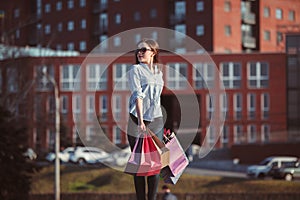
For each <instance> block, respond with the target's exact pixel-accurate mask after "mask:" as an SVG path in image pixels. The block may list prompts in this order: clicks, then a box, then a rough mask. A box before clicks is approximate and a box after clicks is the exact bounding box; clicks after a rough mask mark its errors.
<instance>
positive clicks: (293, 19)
mask: <svg viewBox="0 0 300 200" xmlns="http://www.w3.org/2000/svg"><path fill="white" fill-rule="evenodd" d="M289 20H290V21H295V11H293V10H290V11H289Z"/></svg>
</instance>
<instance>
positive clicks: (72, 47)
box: [68, 42, 75, 51]
mask: <svg viewBox="0 0 300 200" xmlns="http://www.w3.org/2000/svg"><path fill="white" fill-rule="evenodd" d="M74 49H75V45H74V42H69V43H68V50H70V51H73V50H74Z"/></svg>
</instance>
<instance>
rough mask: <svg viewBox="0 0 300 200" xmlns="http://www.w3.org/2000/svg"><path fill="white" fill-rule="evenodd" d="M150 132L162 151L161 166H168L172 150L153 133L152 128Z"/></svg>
mask: <svg viewBox="0 0 300 200" xmlns="http://www.w3.org/2000/svg"><path fill="white" fill-rule="evenodd" d="M148 133H149V134H150V136H151V137H152V139H153V141H154V143H155V145H156V146H157V147H158V148H159V152H160V160H161V165H162V166H161V168H164V167H166V166H167V165H169V163H170V150H169V149H168V148H167V147H166V145H165V144H164V143H163V142H162V141H160V139H159V138H158V137H157V136H156V134H155V133H153V132H152V131H151V130H150V129H148Z"/></svg>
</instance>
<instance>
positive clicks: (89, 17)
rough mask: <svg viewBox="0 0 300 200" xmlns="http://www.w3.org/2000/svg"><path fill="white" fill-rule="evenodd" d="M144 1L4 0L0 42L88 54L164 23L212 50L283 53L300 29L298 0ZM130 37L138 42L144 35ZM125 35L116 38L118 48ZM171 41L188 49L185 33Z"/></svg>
mask: <svg viewBox="0 0 300 200" xmlns="http://www.w3.org/2000/svg"><path fill="white" fill-rule="evenodd" d="M142 4H143V6H140V5H141V2H140V1H138V0H133V1H131V2H130V6H128V2H127V1H124V0H111V1H108V0H89V1H87V0H66V1H62V0H29V1H26V2H24V1H22V0H14V1H9V2H7V1H5V0H1V1H0V10H1V13H2V14H1V26H0V31H1V36H2V39H1V41H2V43H5V44H7V45H16V46H26V45H29V46H36V47H49V48H51V49H55V50H76V51H79V52H81V53H87V52H90V51H91V50H92V49H94V48H95V47H96V46H97V45H98V44H99V43H100V42H102V41H105V40H106V39H108V38H110V37H112V36H114V35H115V34H118V33H120V32H123V31H127V30H130V29H135V28H140V27H163V28H167V29H171V30H175V31H178V32H180V33H183V34H186V35H188V36H189V37H191V38H192V39H194V40H195V41H196V42H198V43H199V44H200V45H202V46H203V48H204V49H205V50H206V51H208V52H216V53H239V52H242V51H247V52H249V51H252V52H253V51H254V52H257V51H260V52H274V51H280V52H284V51H285V35H286V33H290V32H299V31H300V26H299V24H300V12H299V10H300V2H299V1H298V0H287V1H281V0H239V1H236V0H189V1H184V0H171V1H160V0H153V1H151V2H147V1H145V2H142ZM125 7H126V9H124V8H125ZM157 34H158V33H153V35H152V38H156V37H159V36H157ZM132 37H133V41H137V40H139V39H141V37H142V36H141V35H140V34H136V35H132ZM127 39H128V38H121V39H120V40H118V41H116V43H115V44H114V45H115V47H116V48H118V45H122V41H124V40H127ZM129 39H130V38H129ZM168 42H169V45H170V48H171V49H172V50H173V51H178V52H186V51H189V49H188V48H189V47H188V46H186V45H185V41H184V38H182V37H181V36H178V37H177V38H175V40H170V41H168Z"/></svg>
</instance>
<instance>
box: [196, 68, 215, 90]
mask: <svg viewBox="0 0 300 200" xmlns="http://www.w3.org/2000/svg"><path fill="white" fill-rule="evenodd" d="M214 79H215V66H214V64H213V63H194V64H193V82H194V88H195V89H202V88H213V87H214Z"/></svg>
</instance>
